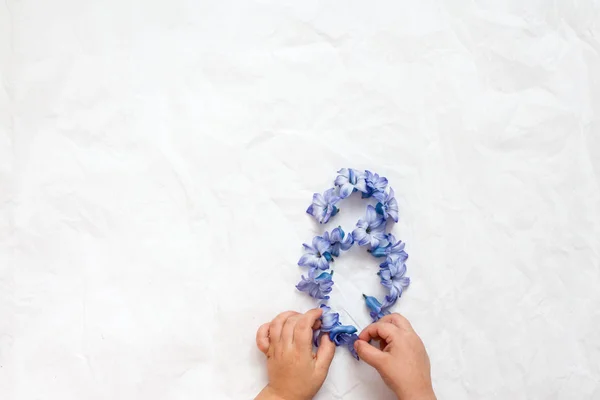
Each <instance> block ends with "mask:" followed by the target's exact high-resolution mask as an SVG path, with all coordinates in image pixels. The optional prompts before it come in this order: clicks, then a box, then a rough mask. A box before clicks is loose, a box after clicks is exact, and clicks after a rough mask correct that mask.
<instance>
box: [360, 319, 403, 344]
mask: <svg viewBox="0 0 600 400" xmlns="http://www.w3.org/2000/svg"><path fill="white" fill-rule="evenodd" d="M398 330H399V328H398V327H397V326H396V325H394V324H391V323H389V322H376V323H374V324H371V325H369V326H367V327H366V328H365V329H364V330H363V331H362V332H361V333H360V335H358V337H359V339H360V340H364V341H365V342H368V341H369V340H371V339H375V340H381V339H383V340H385V341H386V343H387V344H390V343H392V342H393V341H394V338H395V337H396V336H397V335H398V334H399V332H398Z"/></svg>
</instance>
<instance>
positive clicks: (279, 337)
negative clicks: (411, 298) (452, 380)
mask: <svg viewBox="0 0 600 400" xmlns="http://www.w3.org/2000/svg"><path fill="white" fill-rule="evenodd" d="M321 314H322V310H321V309H320V308H319V309H314V310H310V311H308V312H306V313H305V314H300V313H297V312H294V311H287V312H284V313H281V314H279V315H278V316H277V317H275V319H274V320H273V321H271V322H269V323H266V324H263V325H261V327H260V328H259V329H258V332H257V333H256V345H257V346H258V348H259V350H260V351H262V352H263V353H264V354H265V355H266V356H267V369H268V374H269V384H268V385H267V386H266V387H265V388H264V389H263V390H262V391H261V392H260V394H259V395H258V396H257V397H256V400H309V399H312V398H313V397H314V396H315V395H316V394H317V392H318V391H319V389H320V388H321V386H322V385H323V382H324V381H325V378H326V377H327V372H328V371H329V366H330V365H331V361H332V360H333V355H334V353H335V345H334V344H333V343H332V342H331V340H330V339H329V336H328V335H323V336H322V338H321V343H320V344H319V348H318V351H317V352H316V354H315V353H313V345H312V334H313V329H317V328H318V327H319V326H320V320H319V318H320V317H321ZM371 340H376V341H379V347H374V346H372V345H371V344H370V343H369V342H370V341H371ZM354 346H355V349H356V351H357V353H358V355H359V357H360V358H361V359H362V360H363V361H365V362H366V363H367V364H369V365H371V366H372V367H374V368H375V369H376V370H377V371H378V372H379V374H380V375H381V377H382V378H383V380H384V382H385V383H386V385H387V386H388V387H389V388H390V389H391V390H392V391H393V392H394V393H395V394H396V396H397V397H398V399H400V400H434V399H435V395H434V393H433V388H432V385H431V372H430V365H429V357H428V356H427V352H426V351H425V346H424V345H423V342H422V341H421V339H420V338H419V336H418V335H417V334H416V333H415V331H414V330H413V328H412V326H411V325H410V323H409V322H408V320H407V319H406V318H404V317H403V316H401V315H399V314H391V315H386V316H385V317H383V318H381V319H380V320H379V321H377V322H376V323H374V324H371V325H369V326H368V327H367V328H365V329H364V330H363V331H362V332H361V333H360V335H359V340H357V341H356V343H355V344H354Z"/></svg>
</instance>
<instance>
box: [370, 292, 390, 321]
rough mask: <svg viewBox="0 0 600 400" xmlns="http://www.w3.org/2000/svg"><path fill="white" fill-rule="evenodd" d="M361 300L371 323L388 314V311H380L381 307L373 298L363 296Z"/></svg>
mask: <svg viewBox="0 0 600 400" xmlns="http://www.w3.org/2000/svg"><path fill="white" fill-rule="evenodd" d="M363 298H364V299H365V304H366V305H367V308H368V309H369V314H370V315H371V319H373V322H376V321H378V320H379V319H380V318H382V317H383V316H385V315H388V314H389V313H390V312H389V311H386V310H383V309H382V307H383V306H382V305H381V303H380V302H379V300H377V299H376V298H375V297H373V296H367V295H365V294H363Z"/></svg>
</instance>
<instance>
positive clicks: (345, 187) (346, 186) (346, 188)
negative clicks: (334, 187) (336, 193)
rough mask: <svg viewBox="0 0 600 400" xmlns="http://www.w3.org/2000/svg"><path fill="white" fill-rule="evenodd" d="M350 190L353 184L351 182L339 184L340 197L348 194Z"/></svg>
mask: <svg viewBox="0 0 600 400" xmlns="http://www.w3.org/2000/svg"><path fill="white" fill-rule="evenodd" d="M352 192H354V185H352V184H351V183H344V184H343V185H342V186H340V197H341V198H342V199H345V198H346V197H348V196H350V195H351V194H352Z"/></svg>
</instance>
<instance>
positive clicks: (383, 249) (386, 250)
mask: <svg viewBox="0 0 600 400" xmlns="http://www.w3.org/2000/svg"><path fill="white" fill-rule="evenodd" d="M386 242H387V243H385V245H383V246H382V243H380V244H379V246H378V247H376V248H374V249H373V250H371V254H372V255H373V256H375V257H387V258H389V259H391V260H396V259H400V260H402V261H403V262H404V261H406V260H407V259H408V254H407V253H406V251H404V246H405V243H404V242H402V241H401V240H398V241H396V237H395V236H394V235H392V234H391V233H388V234H387V236H386Z"/></svg>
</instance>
